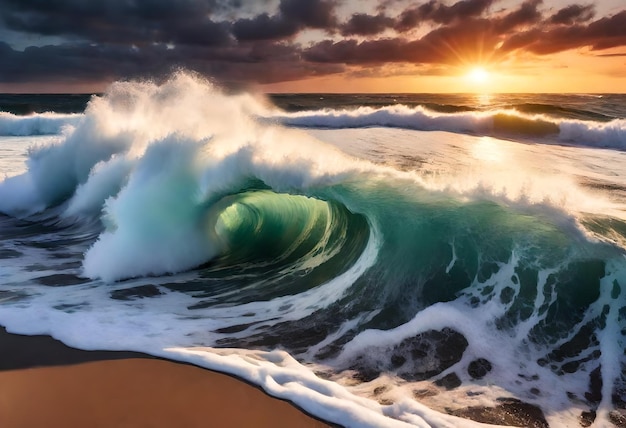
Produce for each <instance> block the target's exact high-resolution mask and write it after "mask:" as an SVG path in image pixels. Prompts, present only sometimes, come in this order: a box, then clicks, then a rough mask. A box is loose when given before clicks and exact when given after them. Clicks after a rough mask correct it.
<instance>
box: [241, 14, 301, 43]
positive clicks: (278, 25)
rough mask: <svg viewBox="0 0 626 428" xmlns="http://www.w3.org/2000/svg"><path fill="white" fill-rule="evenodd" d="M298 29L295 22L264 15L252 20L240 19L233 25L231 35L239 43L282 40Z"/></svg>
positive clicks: (280, 17) (292, 34)
mask: <svg viewBox="0 0 626 428" xmlns="http://www.w3.org/2000/svg"><path fill="white" fill-rule="evenodd" d="M300 29H301V27H300V26H299V25H298V23H296V22H293V21H287V20H285V19H284V18H283V17H282V16H269V15H268V14H266V13H264V14H261V15H259V16H256V17H254V18H249V19H240V20H238V21H236V22H235V23H234V24H233V34H234V36H235V37H236V38H237V40H241V41H249V40H275V39H284V38H288V37H292V36H294V35H295V34H297V33H298V32H299V31H300Z"/></svg>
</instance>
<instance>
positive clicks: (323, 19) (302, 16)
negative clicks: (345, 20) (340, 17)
mask: <svg viewBox="0 0 626 428" xmlns="http://www.w3.org/2000/svg"><path fill="white" fill-rule="evenodd" d="M279 9H280V13H281V14H282V15H283V17H284V18H285V19H287V20H290V21H294V22H298V23H301V24H303V25H304V26H306V27H309V28H322V29H326V28H332V27H334V26H335V25H336V23H337V18H336V16H335V2H334V1H332V0H281V2H280V6H279Z"/></svg>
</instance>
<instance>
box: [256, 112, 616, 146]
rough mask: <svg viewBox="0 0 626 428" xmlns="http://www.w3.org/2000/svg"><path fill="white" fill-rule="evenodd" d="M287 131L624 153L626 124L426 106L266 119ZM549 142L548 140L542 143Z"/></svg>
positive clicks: (292, 114) (302, 114) (302, 113)
mask: <svg viewBox="0 0 626 428" xmlns="http://www.w3.org/2000/svg"><path fill="white" fill-rule="evenodd" d="M266 117H268V118H271V119H272V120H277V121H280V122H281V123H283V124H285V125H290V126H298V127H313V128H331V129H342V128H368V127H374V126H375V127H393V128H402V129H412V130H419V131H448V132H456V133H464V134H467V133H470V134H477V135H489V136H501V135H505V136H506V135H513V136H521V137H525V136H526V137H533V136H535V135H550V134H554V136H555V137H556V138H557V140H556V141H560V142H566V143H569V144H575V145H580V146H590V147H609V148H617V149H626V120H624V119H615V120H612V121H610V122H606V123H599V122H592V121H583V120H574V119H556V118H551V117H548V116H545V115H528V114H523V113H519V112H517V111H515V110H493V111H485V112H460V113H437V112H434V111H430V110H428V109H426V108H424V107H422V106H417V107H408V106H404V105H394V106H388V107H381V108H372V107H359V108H356V109H352V110H347V109H342V110H334V109H323V110H310V111H303V112H295V113H285V112H274V113H273V114H272V115H270V116H266ZM543 141H544V142H549V141H550V140H546V139H544V140H543Z"/></svg>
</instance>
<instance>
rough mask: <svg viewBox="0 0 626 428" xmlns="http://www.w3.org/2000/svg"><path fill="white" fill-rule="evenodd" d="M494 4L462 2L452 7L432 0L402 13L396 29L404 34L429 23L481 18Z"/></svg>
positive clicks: (472, 0) (491, 0) (483, 0)
mask: <svg viewBox="0 0 626 428" xmlns="http://www.w3.org/2000/svg"><path fill="white" fill-rule="evenodd" d="M493 3H494V0H461V1H459V2H457V3H454V4H453V5H452V6H447V5H445V4H444V3H442V2H440V1H437V0H430V1H429V2H427V3H424V4H421V5H419V6H416V7H413V8H409V9H407V10H405V11H404V12H402V14H401V15H400V17H399V18H398V20H397V22H396V24H395V26H394V28H395V29H396V30H397V31H400V32H404V31H408V30H411V29H413V28H415V27H417V26H418V25H419V24H421V23H426V22H428V21H432V22H435V23H438V24H449V23H451V22H453V21H456V20H460V19H468V18H472V17H475V16H480V15H481V14H482V13H483V12H485V11H486V10H487V9H488V8H489V7H490V6H491V5H492V4H493Z"/></svg>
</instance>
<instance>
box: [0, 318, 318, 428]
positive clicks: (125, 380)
mask: <svg viewBox="0 0 626 428" xmlns="http://www.w3.org/2000/svg"><path fill="white" fill-rule="evenodd" d="M0 350H1V352H0V426H2V427H3V428H22V427H24V428H27V427H28V428H32V427H50V428H53V427H65V428H72V427H107V428H110V427H325V426H328V425H327V424H326V423H324V422H322V421H319V420H316V419H314V418H312V417H310V416H308V415H306V414H305V413H303V412H302V411H300V410H299V409H297V408H296V407H295V406H293V405H292V404H290V403H288V402H286V401H283V400H278V399H275V398H272V397H270V396H269V395H267V394H265V393H264V392H262V391H261V390H260V389H258V388H256V387H254V386H251V385H249V384H247V383H246V382H243V381H241V380H238V379H235V378H233V377H231V376H228V375H224V374H221V373H216V372H212V371H210V370H205V369H202V368H199V367H195V366H192V365H188V364H180V363H176V362H171V361H166V360H162V359H157V358H152V357H150V356H147V355H143V354H138V353H132V352H108V351H104V352H101V351H81V350H77V349H73V348H69V347H67V346H65V345H63V344H62V343H61V342H58V341H56V340H54V339H52V338H50V337H47V336H20V335H14V334H9V333H7V332H6V331H5V330H4V329H0Z"/></svg>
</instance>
